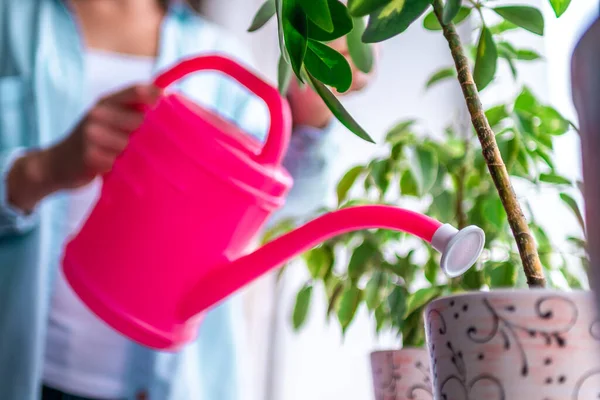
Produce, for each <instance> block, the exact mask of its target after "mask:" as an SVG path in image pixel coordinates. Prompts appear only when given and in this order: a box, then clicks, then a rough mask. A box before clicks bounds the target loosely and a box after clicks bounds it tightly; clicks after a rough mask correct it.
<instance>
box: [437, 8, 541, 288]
mask: <svg viewBox="0 0 600 400" xmlns="http://www.w3.org/2000/svg"><path fill="white" fill-rule="evenodd" d="M433 9H434V11H435V15H436V17H437V19H438V21H439V22H440V25H441V26H442V28H443V32H444V37H445V38H446V40H447V41H448V45H449V46H450V52H451V53H452V58H453V59H454V64H455V66H456V71H457V73H458V81H459V82H460V86H461V88H462V91H463V95H464V97H465V101H466V103H467V108H468V109H469V114H470V115H471V122H472V124H473V127H474V128H475V132H477V137H478V138H479V141H480V142H481V148H482V152H483V158H484V159H485V162H486V164H487V166H488V169H489V171H490V175H491V176H492V180H493V181H494V184H495V185H496V189H497V191H498V195H499V196H500V199H501V201H502V205H503V206H504V210H505V211H506V214H507V217H508V222H509V224H510V228H511V230H512V232H513V235H514V237H515V240H516V242H517V248H518V249H519V254H520V256H521V261H522V263H523V269H524V271H525V276H526V277H527V284H528V285H529V287H544V286H546V279H545V278H544V272H543V267H542V263H541V262H540V257H539V255H538V253H537V248H536V245H535V240H534V238H533V236H532V235H531V232H530V230H529V226H528V224H527V220H526V219H525V216H524V214H523V210H522V209H521V206H520V204H519V202H518V201H517V197H516V195H515V191H514V189H513V187H512V184H511V182H510V178H509V175H508V171H507V170H506V166H505V165H504V161H503V160H502V155H501V154H500V150H499V149H498V145H497V143H496V137H495V135H494V132H493V131H492V128H491V127H490V124H489V122H488V120H487V118H486V116H485V112H484V110H483V106H482V104H481V100H480V99H479V93H478V91H477V86H476V85H475V81H474V80H473V75H472V73H471V69H470V66H469V61H468V59H467V57H466V56H465V52H464V49H463V47H462V44H461V42H460V37H459V36H458V33H457V32H456V29H455V27H454V24H452V23H449V24H445V23H444V22H443V18H442V13H443V4H442V1H441V0H433Z"/></svg>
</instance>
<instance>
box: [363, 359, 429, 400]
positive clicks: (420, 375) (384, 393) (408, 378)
mask: <svg viewBox="0 0 600 400" xmlns="http://www.w3.org/2000/svg"><path fill="white" fill-rule="evenodd" d="M371 371H372V373H373V390H374V392H375V400H409V399H410V400H432V399H433V395H432V391H431V377H430V370H429V354H428V353H427V350H426V349H418V348H406V349H402V350H389V351H376V352H373V353H371Z"/></svg>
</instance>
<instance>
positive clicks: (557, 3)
mask: <svg viewBox="0 0 600 400" xmlns="http://www.w3.org/2000/svg"><path fill="white" fill-rule="evenodd" d="M569 4H571V0H550V5H551V6H552V9H553V10H554V14H556V17H557V18H560V16H561V15H563V14H564V13H565V11H567V8H569Z"/></svg>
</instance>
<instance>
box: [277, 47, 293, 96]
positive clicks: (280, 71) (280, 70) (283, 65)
mask: <svg viewBox="0 0 600 400" xmlns="http://www.w3.org/2000/svg"><path fill="white" fill-rule="evenodd" d="M291 79H292V67H291V66H290V64H288V63H287V62H286V61H285V57H283V55H281V56H279V64H278V66H277V86H278V89H279V93H281V95H282V96H285V94H286V93H287V90H288V88H289V86H290V80H291Z"/></svg>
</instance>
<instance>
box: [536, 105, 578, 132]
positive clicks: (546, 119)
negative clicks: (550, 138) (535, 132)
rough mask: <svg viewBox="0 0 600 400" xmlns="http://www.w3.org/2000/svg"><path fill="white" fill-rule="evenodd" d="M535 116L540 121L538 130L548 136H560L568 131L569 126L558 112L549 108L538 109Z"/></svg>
mask: <svg viewBox="0 0 600 400" xmlns="http://www.w3.org/2000/svg"><path fill="white" fill-rule="evenodd" d="M537 115H538V117H539V118H540V120H541V125H540V130H541V131H542V132H544V133H547V134H550V135H562V134H564V133H566V132H568V131H569V128H570V125H569V121H567V120H566V119H565V118H564V117H563V116H562V115H561V114H560V113H559V112H558V111H556V110H555V109H554V108H552V107H549V106H544V107H540V109H539V110H537Z"/></svg>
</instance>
